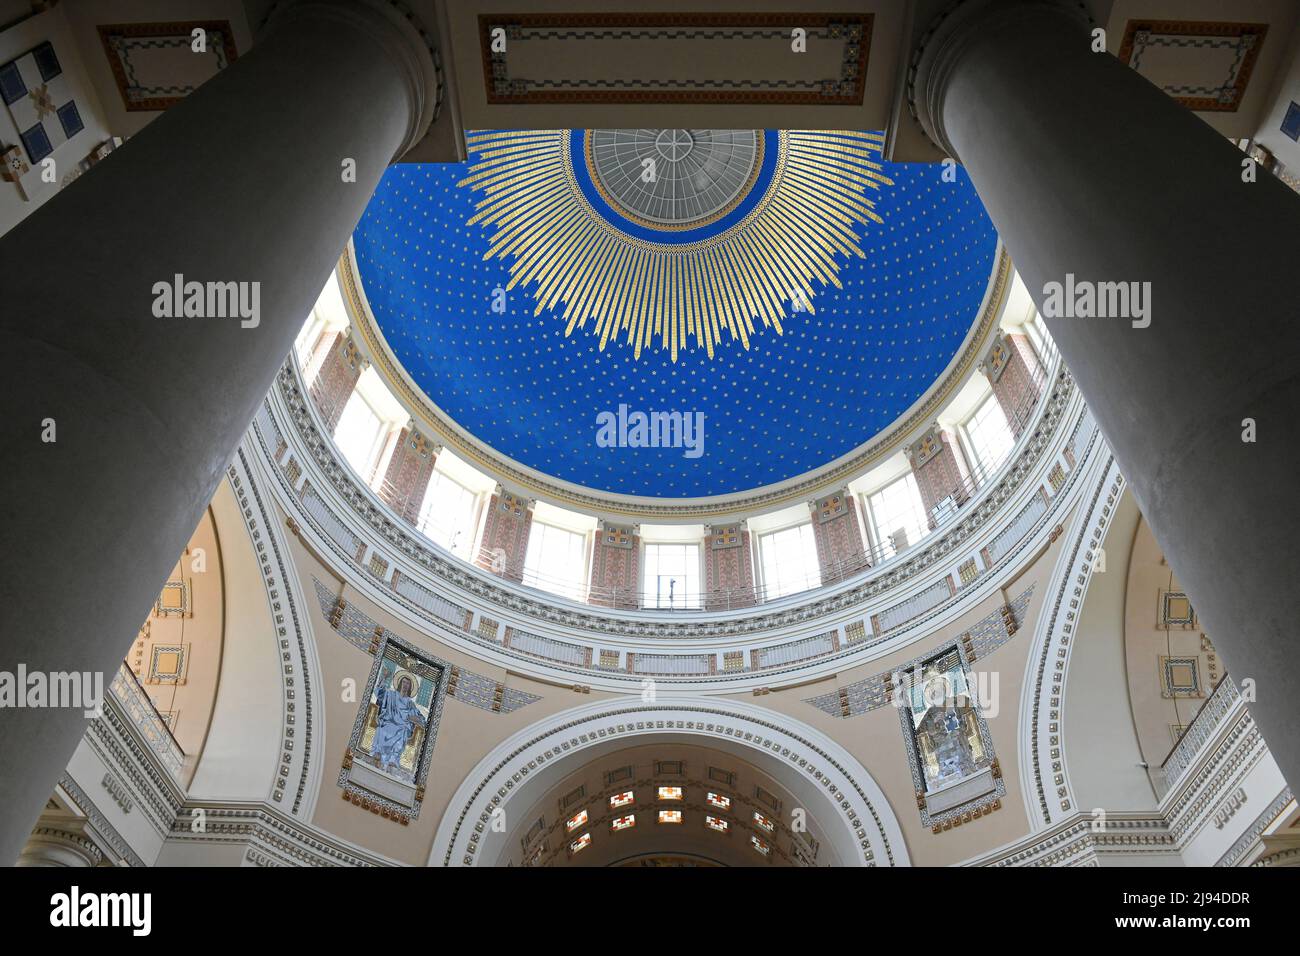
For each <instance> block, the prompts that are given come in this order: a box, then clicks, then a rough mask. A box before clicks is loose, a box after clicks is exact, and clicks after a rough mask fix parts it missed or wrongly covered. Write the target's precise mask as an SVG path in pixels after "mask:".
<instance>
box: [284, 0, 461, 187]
mask: <svg viewBox="0 0 1300 956" xmlns="http://www.w3.org/2000/svg"><path fill="white" fill-rule="evenodd" d="M319 19H331V20H335V21H337V22H341V23H344V24H346V25H347V26H348V27H350V28H351V29H354V30H356V31H358V32H359V33H363V34H365V35H366V36H369V37H370V38H371V39H374V40H376V41H378V42H379V44H380V45H381V46H382V47H383V48H384V50H385V52H386V53H387V54H388V58H389V59H390V60H391V61H392V63H393V64H394V65H395V66H396V67H398V69H399V70H401V72H402V80H403V85H404V86H405V87H406V89H407V92H408V93H409V98H408V106H409V109H410V117H409V121H408V123H407V128H406V136H405V137H404V138H403V140H402V143H401V145H400V146H399V147H398V148H397V151H396V152H395V153H394V154H393V157H392V159H393V160H394V161H395V160H397V159H398V158H399V157H401V156H402V155H403V154H404V153H406V152H407V151H408V150H409V149H411V148H412V147H413V146H414V145H415V144H416V143H418V142H419V141H420V140H421V139H422V138H424V135H425V133H427V132H428V131H429V128H430V127H431V126H432V125H433V121H434V120H435V119H437V117H438V112H439V109H440V108H441V106H442V99H443V94H444V92H445V90H446V83H445V78H444V77H443V72H442V57H441V56H440V55H439V53H438V42H437V39H436V36H435V34H434V31H433V27H432V25H431V24H424V23H422V22H421V21H420V20H419V18H418V17H417V16H416V15H415V14H414V13H413V12H412V11H411V9H410V8H409V7H408V6H407V5H406V4H405V3H403V2H402V0H277V2H276V3H275V5H274V6H273V7H272V8H271V12H270V13H269V14H268V15H267V17H266V20H265V21H264V23H265V27H266V29H267V30H276V31H278V30H283V29H292V27H293V25H294V24H295V23H301V22H303V21H307V20H319Z"/></svg>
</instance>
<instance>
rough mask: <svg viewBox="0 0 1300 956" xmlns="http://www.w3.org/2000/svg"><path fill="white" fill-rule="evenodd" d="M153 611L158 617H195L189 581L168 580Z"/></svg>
mask: <svg viewBox="0 0 1300 956" xmlns="http://www.w3.org/2000/svg"><path fill="white" fill-rule="evenodd" d="M153 613H154V616H156V617H193V616H194V609H193V608H192V607H191V606H190V585H189V582H188V581H168V582H167V583H166V584H164V585H163V588H162V592H161V593H160V594H159V595H158V600H157V601H155V602H154V606H153Z"/></svg>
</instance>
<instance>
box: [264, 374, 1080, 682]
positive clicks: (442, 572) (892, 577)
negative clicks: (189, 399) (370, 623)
mask: <svg viewBox="0 0 1300 956" xmlns="http://www.w3.org/2000/svg"><path fill="white" fill-rule="evenodd" d="M281 378H282V382H281V384H282V386H284V388H285V390H287V391H292V394H293V395H297V401H298V411H299V413H300V414H301V415H305V416H307V420H306V426H305V427H306V428H308V429H310V431H311V433H312V438H311V440H310V441H309V444H310V445H311V447H312V450H313V451H314V452H315V455H316V457H317V458H318V459H319V462H318V463H317V464H319V466H320V467H322V469H323V470H324V471H325V472H326V474H327V476H328V477H329V478H331V479H332V480H333V481H334V482H335V483H336V485H338V486H339V489H340V490H341V492H342V494H343V496H344V498H345V499H349V500H351V501H352V502H354V503H355V504H356V506H357V507H356V510H355V511H353V515H354V516H355V517H363V518H365V519H366V520H367V522H368V523H369V524H370V526H371V528H372V529H374V530H378V531H379V533H380V534H381V535H382V536H383V538H384V539H385V540H386V541H387V542H388V543H390V544H396V545H397V550H398V552H399V553H403V554H406V555H407V556H408V557H412V558H416V559H418V558H423V562H422V563H423V565H424V567H425V568H426V569H428V570H432V571H434V573H435V574H438V575H439V576H441V577H443V578H444V579H447V581H448V583H451V584H453V585H459V587H460V588H461V589H462V590H464V591H466V592H468V595H467V596H468V597H471V598H472V597H479V598H484V597H486V598H487V599H488V600H492V598H493V597H494V596H496V595H499V594H502V593H506V595H507V598H506V601H505V602H501V603H499V604H498V607H506V608H507V609H515V610H522V613H524V614H526V615H529V616H531V617H541V618H543V619H550V620H558V622H559V623H560V624H562V625H564V626H567V627H570V628H578V627H582V626H583V622H584V621H587V620H592V619H593V618H595V616H594V615H589V614H582V613H570V612H566V611H564V610H563V609H557V608H555V607H554V606H551V605H547V604H544V603H542V602H539V601H534V600H532V599H529V598H525V597H523V596H515V595H510V594H509V593H508V592H506V591H505V589H504V588H502V587H499V586H497V585H496V584H495V583H493V582H489V581H485V580H483V579H481V578H474V577H473V576H472V575H471V574H470V572H469V570H468V568H465V569H463V570H460V569H457V568H455V567H453V566H452V559H444V558H440V557H438V556H437V555H436V554H433V553H431V552H430V551H429V549H427V548H424V547H423V546H421V545H419V544H418V543H416V542H414V541H413V539H412V538H411V536H410V535H408V534H406V533H405V532H404V531H403V530H402V529H401V528H399V527H398V526H397V525H396V524H395V523H394V521H393V520H392V519H391V518H388V517H385V515H384V513H383V510H382V506H381V505H378V504H377V503H375V502H372V501H369V500H368V499H367V493H366V492H363V491H361V490H360V489H359V488H357V487H356V486H355V485H354V484H353V480H352V478H351V473H350V471H348V470H346V469H345V468H343V467H342V466H340V465H339V464H338V463H337V462H336V461H334V459H333V458H332V457H331V452H330V450H329V447H328V445H327V443H326V442H325V441H324V440H323V439H322V438H321V437H320V435H319V432H318V430H317V429H316V427H315V425H314V421H313V420H312V419H311V417H310V409H309V407H308V406H307V405H306V403H305V401H304V400H303V399H302V397H301V393H300V392H299V391H298V390H297V389H296V388H295V387H294V382H295V381H296V379H295V378H294V372H293V371H292V370H291V369H289V368H287V367H286V368H285V369H284V370H282V375H281ZM1072 394H1073V385H1072V383H1070V381H1069V378H1068V375H1067V374H1065V373H1062V375H1061V377H1060V380H1059V382H1058V386H1057V388H1056V389H1055V390H1054V392H1053V402H1052V409H1051V411H1052V414H1051V415H1045V419H1044V422H1043V423H1042V424H1041V425H1040V427H1039V428H1037V429H1036V430H1035V432H1034V433H1033V436H1032V437H1033V440H1034V442H1033V446H1032V450H1033V451H1036V452H1038V453H1039V454H1041V452H1042V450H1043V448H1045V447H1046V445H1047V444H1048V442H1049V440H1051V439H1053V438H1055V435H1056V432H1055V429H1053V430H1052V431H1050V432H1049V431H1048V430H1047V428H1045V427H1042V426H1043V425H1049V426H1059V424H1060V422H1061V420H1063V416H1062V415H1061V408H1063V407H1064V406H1065V405H1066V404H1067V403H1066V398H1067V396H1070V395H1072ZM291 397H292V395H291V396H288V397H286V401H288V400H289V398H291ZM272 411H273V406H272V404H271V403H268V404H267V405H264V407H263V410H262V412H261V413H259V415H258V416H257V418H256V419H255V420H254V424H255V428H254V430H253V431H254V432H255V434H256V436H257V437H258V438H260V440H261V443H262V448H263V450H264V452H265V453H266V454H267V456H268V457H272V456H271V453H270V451H269V449H268V448H267V446H266V444H265V438H264V437H262V430H263V429H264V428H270V429H271V431H272V432H278V431H279V429H278V426H277V425H276V424H275V421H274V416H273V415H272V414H271V413H272ZM263 419H265V421H263ZM1069 420H1070V421H1073V420H1074V416H1073V415H1072V416H1070V418H1069ZM1089 420H1090V419H1089V416H1088V414H1087V413H1086V411H1085V412H1083V413H1082V415H1081V417H1080V418H1079V422H1078V424H1076V426H1075V428H1074V430H1073V434H1072V436H1071V439H1070V440H1071V441H1075V440H1077V436H1078V434H1079V432H1080V431H1081V430H1082V428H1083V425H1084V424H1087V423H1088V422H1089ZM300 424H301V423H300ZM1096 436H1097V433H1096V431H1095V429H1094V430H1093V431H1092V432H1091V433H1090V435H1089V444H1088V451H1089V453H1090V452H1091V449H1092V447H1093V445H1094V444H1095V442H1096ZM251 437H253V436H250V438H251ZM278 441H282V439H278ZM1028 450H1029V449H1027V451H1028ZM291 453H292V454H294V455H301V453H300V452H293V451H292V450H291ZM1087 459H1088V454H1085V455H1083V456H1081V461H1080V463H1079V464H1078V465H1076V467H1075V468H1073V469H1071V472H1070V477H1069V481H1068V482H1067V485H1066V486H1065V487H1063V488H1062V489H1061V490H1060V491H1059V492H1058V493H1057V494H1056V495H1054V496H1053V498H1052V502H1051V505H1050V506H1049V507H1048V508H1047V509H1046V511H1045V512H1044V514H1043V515H1042V516H1040V517H1039V519H1038V521H1037V522H1036V525H1035V527H1034V528H1033V529H1031V530H1030V531H1029V532H1027V533H1026V534H1025V535H1024V536H1023V537H1022V538H1021V539H1020V542H1019V543H1018V544H1017V545H1016V546H1015V547H1014V548H1012V549H1011V550H1009V551H1008V552H1007V553H1006V554H1004V555H1003V556H1002V558H1001V559H1000V560H999V561H998V562H997V563H996V564H995V565H994V566H993V567H992V568H990V569H988V570H989V571H990V572H996V571H997V570H998V569H1000V568H1004V567H1007V566H1009V564H1010V562H1012V561H1014V560H1015V559H1017V558H1018V556H1019V555H1020V554H1021V553H1022V552H1023V551H1024V549H1025V548H1027V547H1028V546H1029V545H1030V544H1031V543H1032V541H1033V540H1035V538H1036V536H1037V535H1038V533H1039V532H1040V531H1041V529H1042V528H1043V527H1045V526H1047V525H1048V524H1050V522H1051V521H1053V520H1055V515H1056V513H1058V512H1059V511H1060V510H1061V508H1062V507H1063V505H1062V502H1067V503H1068V506H1070V507H1072V506H1073V503H1072V501H1070V499H1071V496H1072V494H1073V492H1074V488H1075V484H1076V483H1077V482H1078V480H1079V478H1080V476H1081V475H1082V474H1083V473H1084V472H1085V471H1086V470H1087V468H1086V467H1085V465H1086V463H1087ZM1034 464H1036V459H1034V458H1033V456H1031V455H1029V454H1022V455H1021V456H1020V457H1019V458H1018V460H1017V462H1016V467H1015V468H1013V469H1012V470H1011V471H1010V472H1009V473H1008V474H1007V475H1006V476H1004V478H1003V479H1002V481H1000V482H999V484H998V486H997V487H996V488H995V489H994V490H995V491H996V492H998V497H997V498H996V500H995V499H994V498H993V497H992V496H991V497H990V499H989V500H986V501H983V502H981V503H980V505H979V506H977V507H975V508H974V509H972V515H971V516H970V517H968V519H967V521H966V522H965V523H963V524H962V525H959V526H958V527H956V528H955V529H953V530H952V531H950V532H948V534H947V535H945V536H944V537H943V538H942V539H941V541H939V542H938V543H937V544H936V546H934V547H933V548H931V549H930V550H929V551H928V552H926V553H925V554H924V555H922V556H921V557H920V558H918V559H914V560H913V561H910V562H907V563H906V564H904V565H901V566H899V567H898V568H895V569H894V570H893V571H892V573H890V574H887V575H882V576H881V577H880V578H878V579H875V580H873V581H870V582H866V583H864V584H863V585H861V586H859V587H857V588H855V589H854V590H852V591H848V592H843V593H841V594H838V595H833V596H831V597H829V598H826V599H824V600H823V601H819V602H816V603H815V604H814V605H811V606H807V607H803V608H795V609H790V610H786V611H784V612H777V616H778V617H779V619H780V623H779V624H778V625H777V626H783V625H786V624H794V625H797V624H799V623H800V622H805V621H808V620H810V619H813V618H814V617H816V616H817V615H819V614H822V613H827V612H833V611H836V610H839V609H842V608H843V607H844V606H846V605H847V606H849V607H854V608H855V607H857V606H859V605H860V603H861V602H862V601H863V600H865V599H866V598H868V597H871V596H873V595H875V594H879V593H881V592H882V591H884V590H885V589H886V588H888V587H890V586H892V585H893V584H894V583H896V582H897V581H898V580H899V579H903V578H905V577H906V575H907V573H908V572H909V571H910V570H912V569H914V568H915V567H917V566H918V565H921V566H924V565H926V564H927V563H933V561H934V560H936V559H937V558H938V557H942V556H944V555H945V554H946V553H947V551H949V550H951V549H952V548H953V547H956V546H957V544H958V543H960V542H962V541H964V539H965V538H966V537H968V536H969V535H971V534H973V532H974V530H976V528H978V526H979V524H980V523H982V522H983V521H986V520H987V518H988V515H989V514H991V513H992V512H993V511H995V510H997V508H998V507H1000V506H1001V504H1003V503H1004V500H1005V499H1006V498H1008V497H1010V495H1011V492H1012V491H1013V490H1014V486H1015V485H1016V484H1017V483H1018V482H1022V481H1023V480H1024V476H1025V474H1026V473H1028V472H1029V471H1031V470H1032V468H1033V466H1034ZM269 471H270V475H271V476H272V477H273V480H274V482H275V483H276V486H277V487H278V488H279V489H280V490H281V491H282V493H283V495H284V496H286V497H285V502H286V503H291V504H292V505H293V507H294V510H296V511H297V514H298V517H299V518H300V519H301V520H302V521H303V522H304V523H306V524H308V525H310V526H312V527H313V528H314V529H315V531H316V533H317V534H319V535H320V537H321V543H322V544H323V545H324V546H325V547H326V549H327V552H332V553H333V554H335V555H336V556H337V557H338V558H339V559H340V560H341V562H342V563H341V566H342V567H344V568H347V567H350V566H352V565H357V566H359V564H358V562H357V561H356V559H355V558H356V556H355V555H351V556H349V555H347V554H346V553H345V552H344V551H343V550H341V549H340V547H339V545H338V544H337V543H336V542H335V540H334V539H333V537H331V536H330V535H329V534H328V533H327V532H326V531H323V530H322V529H320V528H319V527H318V522H317V521H316V519H315V518H314V517H313V516H311V515H310V514H309V513H308V512H307V511H306V510H305V509H304V508H303V506H302V502H301V500H300V499H299V497H298V495H297V493H296V491H295V490H293V489H290V488H289V485H288V483H287V482H286V479H285V475H284V473H283V471H282V469H281V468H279V467H272V468H270V469H269ZM297 484H301V480H300V481H299V482H298V483H297ZM318 500H321V501H322V502H323V499H319V498H318ZM326 507H327V508H328V505H326ZM359 512H360V513H359ZM348 534H349V536H353V535H352V532H351V531H348ZM360 540H361V539H358V542H360ZM927 559H928V560H927ZM457 563H458V562H457ZM448 572H450V573H448ZM362 580H364V581H367V582H369V583H370V584H373V583H374V582H373V581H370V579H369V578H367V577H366V576H365V575H362ZM466 582H469V586H468V587H467V586H466ZM363 590H364V589H363ZM968 590H969V589H967V590H964V591H962V592H959V593H958V594H957V595H956V596H955V597H954V598H953V599H952V601H949V602H947V603H946V604H944V605H940V606H938V607H936V608H934V609H932V610H931V611H929V612H927V613H925V614H923V615H919V616H918V617H916V618H914V619H912V620H910V621H908V622H907V623H906V624H905V625H903V626H902V627H900V628H898V629H895V630H894V631H892V632H889V633H885V634H882V635H881V636H879V637H878V638H877V639H876V640H874V641H871V642H869V643H867V644H865V645H863V644H850V645H846V646H844V647H842V648H841V649H839V650H838V651H835V652H832V653H831V654H829V655H824V656H822V657H818V658H811V659H807V660H803V661H798V662H795V663H792V664H791V665H789V666H786V667H781V668H774V669H772V670H769V671H763V672H739V673H737V674H735V675H734V676H728V675H723V674H718V675H711V676H710V677H709V678H708V680H709V681H713V682H719V681H721V682H723V683H741V682H751V681H753V680H754V679H756V678H763V677H774V676H778V675H782V674H796V673H798V672H800V671H805V670H806V669H807V668H808V667H809V666H824V665H825V664H827V663H829V662H830V661H832V660H834V659H839V658H846V657H848V656H851V655H855V654H857V653H858V652H859V651H861V650H863V649H864V648H867V647H871V646H874V645H876V644H878V643H880V642H881V641H893V640H895V639H896V638H898V637H899V636H900V635H902V634H904V633H906V632H907V631H912V630H915V629H916V628H919V627H922V626H924V625H925V624H926V623H927V622H928V621H930V620H932V619H934V618H935V617H936V616H937V615H940V614H943V613H945V612H946V611H947V610H949V608H950V607H951V606H952V604H953V602H955V601H960V600H963V599H964V598H965V597H967V596H968ZM375 599H376V598H374V597H372V600H375ZM378 600H379V601H380V603H384V602H392V603H393V604H395V605H397V606H400V607H401V608H403V609H404V610H407V611H409V612H410V613H412V614H414V615H415V616H416V617H418V618H419V619H420V621H421V622H422V623H426V624H429V625H432V627H431V628H429V631H430V633H431V634H439V633H442V632H443V631H446V632H448V633H449V634H452V635H453V636H454V637H455V639H456V640H464V641H469V642H471V643H473V644H476V645H481V646H483V647H489V648H491V649H492V650H493V651H494V653H497V654H504V655H506V656H509V657H512V658H514V659H517V660H519V661H521V662H525V663H529V664H532V665H534V666H542V667H546V668H549V669H550V670H551V671H558V672H561V673H564V674H583V675H585V674H589V673H593V670H592V669H590V668H582V667H580V666H569V665H565V664H562V663H560V662H556V661H553V660H551V659H549V658H544V657H535V656H529V655H524V654H520V653H516V652H514V651H512V650H511V649H509V648H503V647H502V646H500V645H497V644H494V643H491V642H488V641H485V640H482V639H481V638H479V637H478V636H477V635H476V634H475V633H474V632H473V631H470V630H465V629H461V630H456V629H454V628H452V627H450V626H448V625H447V624H446V623H445V622H443V621H441V620H440V619H438V618H437V617H436V616H434V615H431V614H429V613H428V612H427V611H425V610H423V609H421V608H420V607H417V606H416V605H415V604H414V603H413V602H411V601H409V600H407V599H406V598H404V597H403V596H402V595H400V594H398V593H397V592H396V591H392V590H388V589H385V590H383V592H382V595H381V596H380V597H379V598H378ZM494 613H495V612H494ZM596 619H598V618H596ZM598 620H600V619H598ZM615 623H618V622H614V621H611V620H610V619H603V624H604V627H603V630H604V631H605V632H608V631H610V630H612V627H611V626H610V625H612V624H615ZM726 625H731V626H730V627H728V626H726ZM689 626H690V625H673V624H649V623H640V627H639V628H637V629H638V630H640V632H641V633H642V634H644V633H645V632H647V631H649V632H651V634H652V636H657V634H656V632H658V633H662V632H664V631H668V632H669V634H670V635H672V632H673V631H678V632H680V631H681V630H683V629H684V628H685V627H689ZM628 629H629V630H630V629H633V628H628ZM696 629H697V630H700V631H703V632H704V634H705V635H706V636H709V637H712V636H717V635H719V634H723V635H733V636H740V637H742V638H743V637H744V636H747V635H749V634H752V633H754V632H755V631H757V630H759V626H758V625H755V624H754V623H753V620H752V619H751V620H749V621H745V620H741V621H739V622H730V621H727V622H721V623H718V624H705V625H702V626H698V627H696ZM618 636H619V637H623V636H626V635H618ZM637 636H640V635H637ZM592 640H594V641H597V642H598V641H599V636H594V637H593V638H592ZM594 673H597V674H599V676H601V677H602V678H610V677H612V676H618V677H623V676H626V678H627V679H628V680H633V679H638V680H639V678H640V677H641V676H643V675H639V674H634V673H631V672H629V673H627V674H626V675H624V674H622V673H618V674H617V675H615V674H613V673H612V672H608V671H600V670H595V671H594ZM663 679H664V680H665V681H671V680H673V678H671V677H667V676H665V677H663ZM701 680H702V679H700V678H685V679H678V680H676V681H674V682H675V683H678V684H682V685H689V684H692V683H700V682H701Z"/></svg>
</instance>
